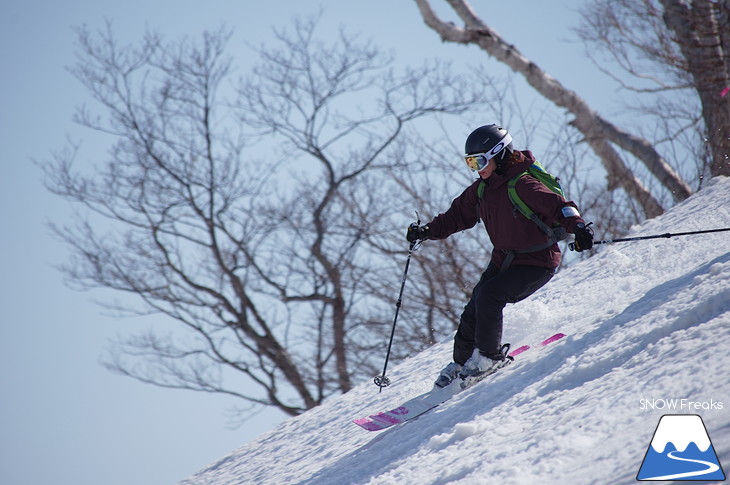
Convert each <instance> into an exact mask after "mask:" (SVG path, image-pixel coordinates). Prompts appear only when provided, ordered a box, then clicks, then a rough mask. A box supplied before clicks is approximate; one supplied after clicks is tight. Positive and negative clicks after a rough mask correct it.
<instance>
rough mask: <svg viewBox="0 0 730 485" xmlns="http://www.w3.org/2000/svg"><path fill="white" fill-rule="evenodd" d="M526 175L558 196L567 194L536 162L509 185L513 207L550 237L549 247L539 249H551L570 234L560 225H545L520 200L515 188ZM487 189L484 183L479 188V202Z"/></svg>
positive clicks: (508, 191) (557, 180) (556, 180)
mask: <svg viewBox="0 0 730 485" xmlns="http://www.w3.org/2000/svg"><path fill="white" fill-rule="evenodd" d="M525 175H531V176H533V177H535V178H536V179H537V180H539V181H540V182H542V184H543V185H544V186H545V187H547V188H548V189H550V190H552V191H553V192H555V193H556V194H559V195H561V196H563V197H565V194H564V193H563V187H562V186H561V185H560V179H559V178H557V177H556V176H554V175H552V174H550V173H548V172H547V171H546V170H545V169H544V168H543V166H542V165H540V162H537V161H535V163H533V164H532V165H530V167H529V168H528V169H527V170H525V171H524V172H522V173H520V174H517V175H515V176H514V177H513V178H512V179H510V181H509V182H508V183H507V195H509V200H510V201H511V202H512V205H513V206H514V207H515V209H516V210H518V211H519V212H520V214H522V215H523V216H525V217H526V218H528V219H529V220H531V221H532V222H534V223H535V224H537V226H538V227H539V228H540V230H541V231H542V232H544V233H545V235H546V236H547V237H548V239H549V241H550V244H549V245H548V246H544V245H540V246H541V247H540V248H539V249H542V248H543V246H544V247H550V246H552V245H553V244H554V243H555V242H557V241H562V240H563V239H565V238H567V237H568V232H567V231H566V230H565V229H563V227H562V226H561V225H559V224H556V225H555V226H554V227H550V226H548V225H547V224H545V223H544V222H543V221H542V220H541V219H540V218H539V217H538V215H537V214H536V213H535V211H533V210H532V209H530V207H528V205H527V204H525V202H524V201H523V200H522V199H521V198H520V196H519V195H517V189H516V188H515V186H516V185H517V181H518V180H519V179H520V178H522V177H524V176H525ZM486 188H487V184H486V183H485V182H484V181H482V182H481V183H480V184H479V186H478V187H477V196H478V197H479V201H480V202H481V200H482V199H483V198H484V189H486Z"/></svg>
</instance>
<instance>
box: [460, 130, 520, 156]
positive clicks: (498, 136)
mask: <svg viewBox="0 0 730 485" xmlns="http://www.w3.org/2000/svg"><path fill="white" fill-rule="evenodd" d="M512 151H513V150H512V136H510V134H509V133H507V130H505V129H504V128H502V127H501V126H497V125H485V126H480V127H479V128H477V129H476V130H474V131H472V132H471V135H469V136H468V137H467V139H466V144H465V146H464V153H466V154H467V155H472V154H474V153H484V154H486V157H487V159H489V158H495V159H496V160H497V162H501V161H503V160H504V159H505V158H507V157H508V156H509V155H510V154H511V153H512Z"/></svg>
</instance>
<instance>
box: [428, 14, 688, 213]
mask: <svg viewBox="0 0 730 485" xmlns="http://www.w3.org/2000/svg"><path fill="white" fill-rule="evenodd" d="M447 2H448V3H449V4H450V5H451V6H452V8H453V9H454V10H455V11H456V12H457V13H458V15H459V17H460V18H461V19H462V20H463V21H464V23H465V24H466V28H465V29H460V28H458V27H456V26H455V25H453V24H452V23H448V22H443V21H441V20H440V19H439V18H438V17H437V16H436V14H435V13H434V12H433V10H432V9H431V7H430V5H429V3H428V0H416V3H417V4H418V8H419V10H420V12H421V15H422V17H423V19H424V21H425V23H426V25H428V26H429V27H430V28H432V29H433V30H435V31H436V32H438V33H439V35H441V38H442V39H443V40H445V41H449V42H457V43H462V44H476V45H478V46H479V47H480V48H481V49H482V50H484V51H485V52H487V53H488V54H489V55H491V56H493V57H494V58H496V59H497V60H499V61H500V62H503V63H505V64H507V66H509V67H510V68H511V69H512V70H513V71H515V72H517V73H520V74H522V75H523V76H524V77H525V79H526V80H527V82H528V83H529V84H530V85H531V86H532V87H533V88H535V89H536V90H537V91H538V92H539V93H540V94H542V95H543V96H544V97H545V98H547V99H549V100H550V101H552V102H553V103H555V104H556V105H557V106H560V107H562V108H565V109H567V110H569V111H570V112H571V113H572V114H574V115H575V120H574V122H573V124H574V126H575V127H576V128H577V129H578V130H580V131H581V133H583V135H584V136H585V138H586V141H587V143H588V144H589V145H590V147H591V148H592V149H593V151H594V152H595V153H596V155H597V156H598V157H599V158H600V159H601V161H602V162H603V164H604V166H605V168H606V171H607V173H608V182H609V188H616V187H621V188H623V189H624V190H625V191H626V193H627V194H629V196H630V197H632V198H633V199H634V200H636V201H637V203H638V204H639V205H640V206H641V207H642V209H643V211H644V214H645V215H646V217H647V218H651V217H656V216H658V215H660V214H661V213H662V212H663V211H664V209H663V208H662V206H661V204H660V203H659V202H658V200H657V199H656V198H655V197H654V195H653V194H652V193H651V192H650V191H649V190H648V189H647V188H646V187H644V186H643V185H642V183H641V182H640V181H639V180H638V179H637V177H636V176H635V175H634V174H633V173H632V172H631V170H630V169H629V168H628V167H627V166H626V164H625V163H624V161H623V160H622V158H621V157H620V155H619V154H618V153H617V152H616V150H615V149H614V148H613V147H612V146H611V144H610V143H609V142H613V143H616V144H617V145H618V146H620V147H621V148H623V149H624V150H627V151H628V152H630V153H632V154H633V155H635V156H636V157H637V158H638V159H640V160H641V161H642V162H643V163H644V164H646V166H647V168H648V169H649V170H650V171H651V173H652V174H653V175H654V176H655V177H657V179H658V180H659V181H660V182H661V183H662V184H663V185H664V186H665V187H666V188H667V189H668V190H669V191H670V192H671V193H672V195H673V197H674V200H676V201H681V200H684V199H686V198H687V197H689V195H690V193H691V190H690V188H689V186H688V185H687V184H686V183H685V182H684V181H683V180H682V179H681V178H680V177H679V175H678V174H677V173H676V172H675V171H674V170H673V169H672V168H671V167H670V166H669V165H668V164H667V163H666V161H665V160H664V159H663V158H662V157H661V155H659V154H658V153H657V152H656V151H655V150H654V148H653V147H652V146H651V144H650V143H649V142H648V141H646V140H643V139H640V138H638V137H635V136H631V135H629V134H627V133H626V132H624V131H622V130H620V129H618V128H617V127H615V126H614V125H613V124H612V123H610V122H609V121H607V120H605V119H603V118H602V117H601V116H600V115H598V114H597V113H596V112H594V111H593V110H592V109H591V108H590V107H589V106H588V105H587V104H586V102H585V101H584V100H583V99H581V98H580V97H579V96H578V95H577V94H576V93H575V92H573V91H571V90H569V89H566V88H565V87H564V86H563V85H562V84H560V83H559V82H558V81H557V80H556V79H554V78H553V77H551V76H550V75H548V74H547V73H546V72H544V71H543V70H542V69H540V68H539V67H538V66H537V65H536V64H535V63H533V62H531V61H530V60H529V59H527V58H526V57H524V56H523V55H522V54H521V53H520V52H519V51H518V50H517V48H515V47H514V46H513V45H510V44H508V43H507V42H506V41H505V40H504V39H502V38H501V37H500V36H499V35H498V34H497V33H496V32H495V31H494V30H492V29H491V28H489V27H488V26H487V25H486V24H484V22H482V20H481V19H479V18H478V17H477V16H476V15H475V14H474V12H473V11H472V10H471V8H470V7H469V5H468V4H467V3H466V2H464V1H463V0H447Z"/></svg>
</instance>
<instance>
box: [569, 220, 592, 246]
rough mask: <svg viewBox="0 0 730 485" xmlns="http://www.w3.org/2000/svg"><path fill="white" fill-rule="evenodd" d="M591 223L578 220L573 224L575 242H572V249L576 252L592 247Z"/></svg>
mask: <svg viewBox="0 0 730 485" xmlns="http://www.w3.org/2000/svg"><path fill="white" fill-rule="evenodd" d="M591 224H593V223H592V222H589V223H588V225H585V224H583V223H582V222H579V223H578V224H576V225H575V233H574V234H575V242H574V243H573V249H575V250H576V251H577V252H581V251H584V250H586V249H591V248H592V247H593V229H591V228H590V227H588V226H590V225H591Z"/></svg>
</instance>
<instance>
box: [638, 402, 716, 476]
mask: <svg viewBox="0 0 730 485" xmlns="http://www.w3.org/2000/svg"><path fill="white" fill-rule="evenodd" d="M636 479H637V480H639V481H662V480H696V481H722V480H725V472H724V471H723V469H722V466H721V465H720V461H719V460H718V459H717V454H716V453H715V448H714V447H713V446H712V442H711V441H710V435H709V434H707V428H705V423H704V422H703V421H702V418H701V417H700V416H698V415H696V414H665V415H664V416H662V417H661V419H660V420H659V424H658V425H657V428H656V431H654V437H653V438H652V439H651V443H650V444H649V447H648V448H647V450H646V455H645V456H644V461H643V462H642V464H641V468H640V469H639V473H638V474H637V475H636Z"/></svg>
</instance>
